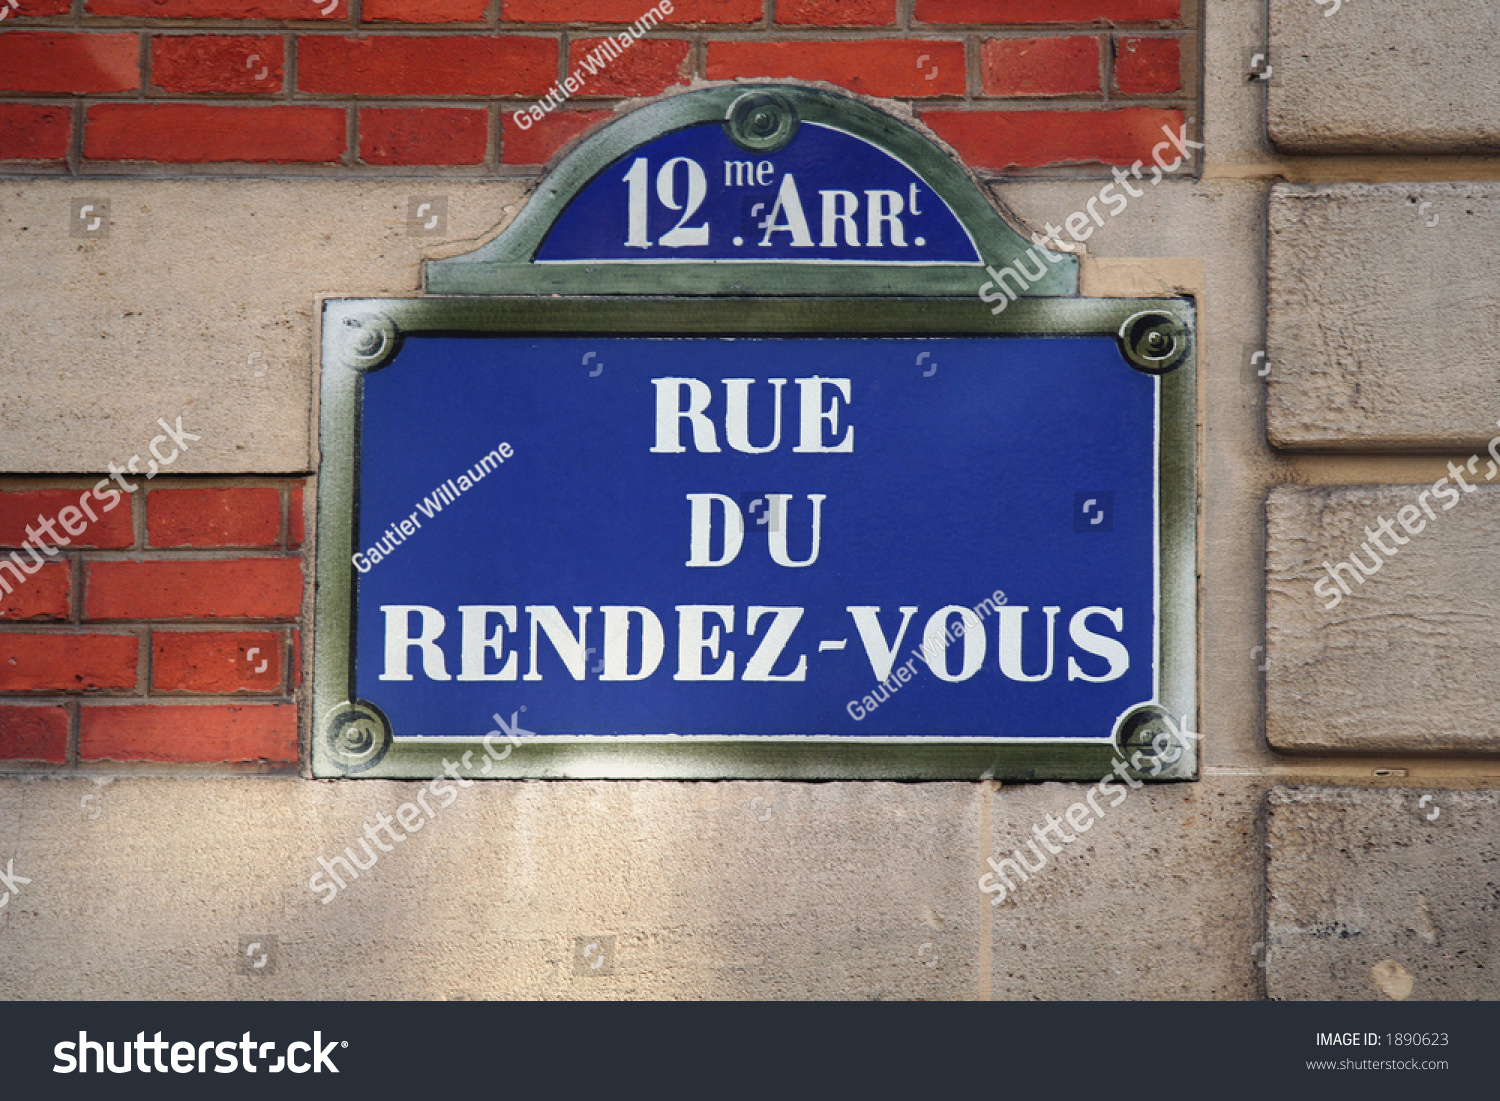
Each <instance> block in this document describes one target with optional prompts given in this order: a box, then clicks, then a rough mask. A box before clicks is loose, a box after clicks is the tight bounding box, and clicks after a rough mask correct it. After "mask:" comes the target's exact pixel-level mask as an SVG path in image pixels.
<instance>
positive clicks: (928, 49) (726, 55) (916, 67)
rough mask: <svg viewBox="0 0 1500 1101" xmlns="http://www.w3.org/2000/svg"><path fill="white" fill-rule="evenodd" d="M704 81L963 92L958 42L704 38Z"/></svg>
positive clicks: (875, 92) (877, 91) (898, 92)
mask: <svg viewBox="0 0 1500 1101" xmlns="http://www.w3.org/2000/svg"><path fill="white" fill-rule="evenodd" d="M707 75H708V79H709V80H731V79H733V78H735V77H793V78H796V79H799V80H826V81H828V82H829V83H831V84H837V85H839V86H841V87H844V88H848V89H849V90H850V91H853V92H861V93H864V94H865V95H872V96H952V95H962V94H963V91H964V47H963V43H962V42H907V41H896V40H892V39H882V40H877V41H873V42H710V43H709V44H708V74H707Z"/></svg>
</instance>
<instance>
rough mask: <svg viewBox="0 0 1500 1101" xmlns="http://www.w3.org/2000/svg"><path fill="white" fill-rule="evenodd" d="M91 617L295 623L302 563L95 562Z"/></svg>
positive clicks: (88, 584) (88, 603)
mask: <svg viewBox="0 0 1500 1101" xmlns="http://www.w3.org/2000/svg"><path fill="white" fill-rule="evenodd" d="M85 592H86V594H87V595H86V597H85V605H84V614H85V615H86V616H87V617H88V618H89V619H295V618H296V617H297V615H298V614H299V613H300V612H301V611H302V561H301V559H297V558H240V559H231V560H228V561H184V560H167V561H162V560H158V561H154V562H90V563H89V564H88V573H87V579H86V581H85Z"/></svg>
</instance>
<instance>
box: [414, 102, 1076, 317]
mask: <svg viewBox="0 0 1500 1101" xmlns="http://www.w3.org/2000/svg"><path fill="white" fill-rule="evenodd" d="M1030 244H1031V243H1030V242H1029V241H1027V240H1026V239H1025V238H1024V237H1023V236H1022V235H1021V234H1020V233H1018V232H1017V231H1016V230H1015V229H1014V228H1013V227H1012V226H1011V225H1010V224H1009V223H1008V222H1007V221H1006V220H1005V219H1004V218H1003V217H1002V216H1001V215H1000V213H999V212H997V211H996V209H995V208H994V207H993V206H992V205H991V204H990V202H989V201H988V200H987V199H986V197H985V196H984V194H983V193H982V192H981V191H980V190H979V188H978V187H977V186H976V185H975V183H974V181H973V180H972V179H971V178H970V177H969V176H968V174H967V173H966V172H964V171H963V170H962V169H961V168H960V167H959V166H958V165H957V164H955V163H954V161H953V160H952V159H951V158H950V157H949V156H948V155H947V154H946V153H944V152H943V151H942V150H941V149H940V148H938V147H937V146H936V145H935V144H933V142H932V141H931V140H930V139H928V138H927V137H926V136H924V135H923V134H921V133H919V132H918V131H917V130H915V129H914V128H912V127H911V126H909V125H907V124H906V123H904V122H901V121H900V120H898V119H895V118H893V117H891V116H889V115H886V114H884V113H882V112H880V111H877V110H875V109H874V108H871V107H869V106H867V105H865V104H863V103H861V102H859V101H857V100H854V99H850V98H849V97H847V96H840V95H834V94H832V93H828V92H822V91H817V90H813V89H808V88H802V87H797V86H791V85H752V86H746V85H735V86H729V87H720V88H710V89H704V90H701V91H695V92H688V93H684V94H682V95H679V96H675V97H672V98H671V99H667V100H662V101H659V102H657V103H653V104H650V105H648V106H646V107H643V108H641V109H639V110H637V111H634V112H631V113H630V114H628V115H625V116H623V117H622V118H620V119H618V120H616V121H615V122H613V123H611V124H610V125H608V126H606V127H604V128H603V129H602V130H600V131H599V132H598V133H597V134H595V135H593V136H592V137H590V138H589V139H587V140H586V141H584V142H583V143H582V144H580V145H579V146H578V147H577V148H576V149H574V150H573V151H572V152H571V153H569V154H568V155H567V156H566V157H564V158H563V160H562V161H561V162H560V163H559V164H558V165H557V167H556V168H555V169H554V170H553V171H552V173H550V174H549V176H548V177H547V178H546V179H545V180H544V181H543V183H542V185H541V187H540V189H539V190H538V192H537V194H536V195H535V196H534V197H533V198H532V200H531V202H530V203H528V204H527V206H526V209H525V210H523V211H522V212H521V214H520V215H519V216H518V217H517V218H516V220H515V222H514V223H513V224H512V225H511V226H510V227H508V228H507V229H506V231H505V232H504V233H502V234H501V235H500V236H499V237H497V238H496V239H495V240H493V241H491V242H489V243H488V244H486V245H484V246H483V247H481V248H479V249H477V250H476V251H474V252H472V253H469V254H467V255H465V256H459V257H455V258H452V259H447V260H433V261H428V263H427V265H426V269H427V290H428V291H429V293H436V294H472V295H487V294H590V295H594V294H642V293H648V294H649V293H660V294H734V295H744V294H772V295H840V296H844V295H862V296H867V295H872V294H875V295H879V294H900V295H903V296H911V295H921V296H925V295H942V296H952V295H955V294H958V295H972V294H973V293H975V289H976V288H977V287H978V286H979V284H980V283H982V282H983V280H984V278H985V273H984V268H985V266H986V265H987V264H988V265H993V266H995V267H1003V266H1005V265H1006V264H1008V263H1010V262H1011V261H1012V260H1014V259H1015V258H1016V257H1017V256H1019V255H1020V254H1021V253H1023V252H1024V251H1025V250H1026V249H1027V248H1028V247H1030ZM1047 268H1048V270H1047V272H1046V275H1045V277H1044V278H1043V279H1041V280H1039V281H1037V282H1035V283H1034V284H1033V285H1032V286H1031V287H1030V288H1029V289H1028V292H1027V293H1028V295H1031V296H1036V297H1055V296H1071V295H1074V294H1076V293H1077V285H1078V271H1077V260H1076V258H1075V257H1072V256H1059V257H1057V260H1056V262H1055V263H1051V264H1049V265H1047Z"/></svg>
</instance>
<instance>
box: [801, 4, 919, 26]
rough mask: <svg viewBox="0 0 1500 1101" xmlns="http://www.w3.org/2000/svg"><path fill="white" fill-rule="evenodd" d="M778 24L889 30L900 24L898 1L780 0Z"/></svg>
mask: <svg viewBox="0 0 1500 1101" xmlns="http://www.w3.org/2000/svg"><path fill="white" fill-rule="evenodd" d="M776 22H778V23H789V24H796V23H804V24H813V25H815V26H819V27H888V26H890V25H891V24H893V23H894V22H896V0H776Z"/></svg>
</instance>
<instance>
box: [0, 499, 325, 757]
mask: <svg viewBox="0 0 1500 1101" xmlns="http://www.w3.org/2000/svg"><path fill="white" fill-rule="evenodd" d="M135 484H136V486H137V489H136V492H135V493H134V494H126V493H123V492H119V491H118V489H117V488H116V487H114V486H113V485H108V484H107V487H106V490H105V491H101V492H99V493H95V492H94V491H93V487H94V485H95V480H79V481H76V482H74V481H64V480H58V479H48V481H47V482H46V485H45V488H42V487H40V486H39V485H38V484H37V483H36V482H35V480H31V479H6V480H3V481H0V760H8V761H37V762H44V763H46V764H49V765H54V766H55V765H65V766H66V765H85V766H87V765H89V764H91V763H95V762H103V761H119V762H153V763H167V762H169V763H181V762H214V763H234V764H242V763H254V764H259V765H261V766H263V767H283V768H289V767H292V766H294V765H295V763H296V761H297V705H296V703H295V702H294V698H293V697H294V695H295V693H296V691H297V688H298V686H299V684H300V670H301V661H300V657H299V653H298V651H299V647H300V632H299V629H298V625H299V623H300V616H301V609H302V593H303V585H302V578H303V559H302V553H301V547H302V542H303V513H302V509H303V504H304V502H303V486H302V481H301V480H300V479H287V478H281V479H264V478H255V479H236V480H234V481H233V482H230V481H229V480H220V479H214V480H212V481H205V480H198V479H194V480H187V479H166V478H163V479H160V480H152V481H151V482H150V483H146V482H144V481H137V482H135ZM109 488H116V492H118V498H117V499H114V498H111V497H110V496H109V494H108V492H107V489H109ZM80 498H82V500H80ZM81 506H83V507H81ZM89 514H92V516H93V519H92V520H90V519H89ZM48 524H50V525H51V527H50V532H48V531H47V530H46V526H47V525H48ZM28 528H30V529H31V532H37V533H39V534H40V535H41V539H42V543H43V546H44V548H48V549H51V550H52V551H53V554H52V555H50V556H49V555H46V554H42V555H41V556H40V557H42V558H43V559H44V561H43V562H42V563H41V564H40V565H38V564H37V562H36V558H37V556H36V555H33V554H31V553H30V552H29V551H23V550H18V549H16V548H19V547H20V546H21V544H22V543H23V542H28V541H30V540H31V533H30V532H28V530H27V529H28ZM64 539H66V540H67V544H66V545H63V543H62V540H64ZM32 545H33V546H35V544H34V543H33V544H32ZM12 554H15V555H17V556H18V557H19V560H20V562H22V563H23V564H24V565H27V566H30V567H32V568H33V569H34V570H35V572H33V573H30V574H27V573H26V572H25V571H23V570H18V569H15V568H13V566H14V563H15V561H16V559H14V558H12ZM7 562H8V563H12V567H7V566H5V565H4V564H3V563H7ZM18 575H19V576H18ZM7 590H9V591H7Z"/></svg>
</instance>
